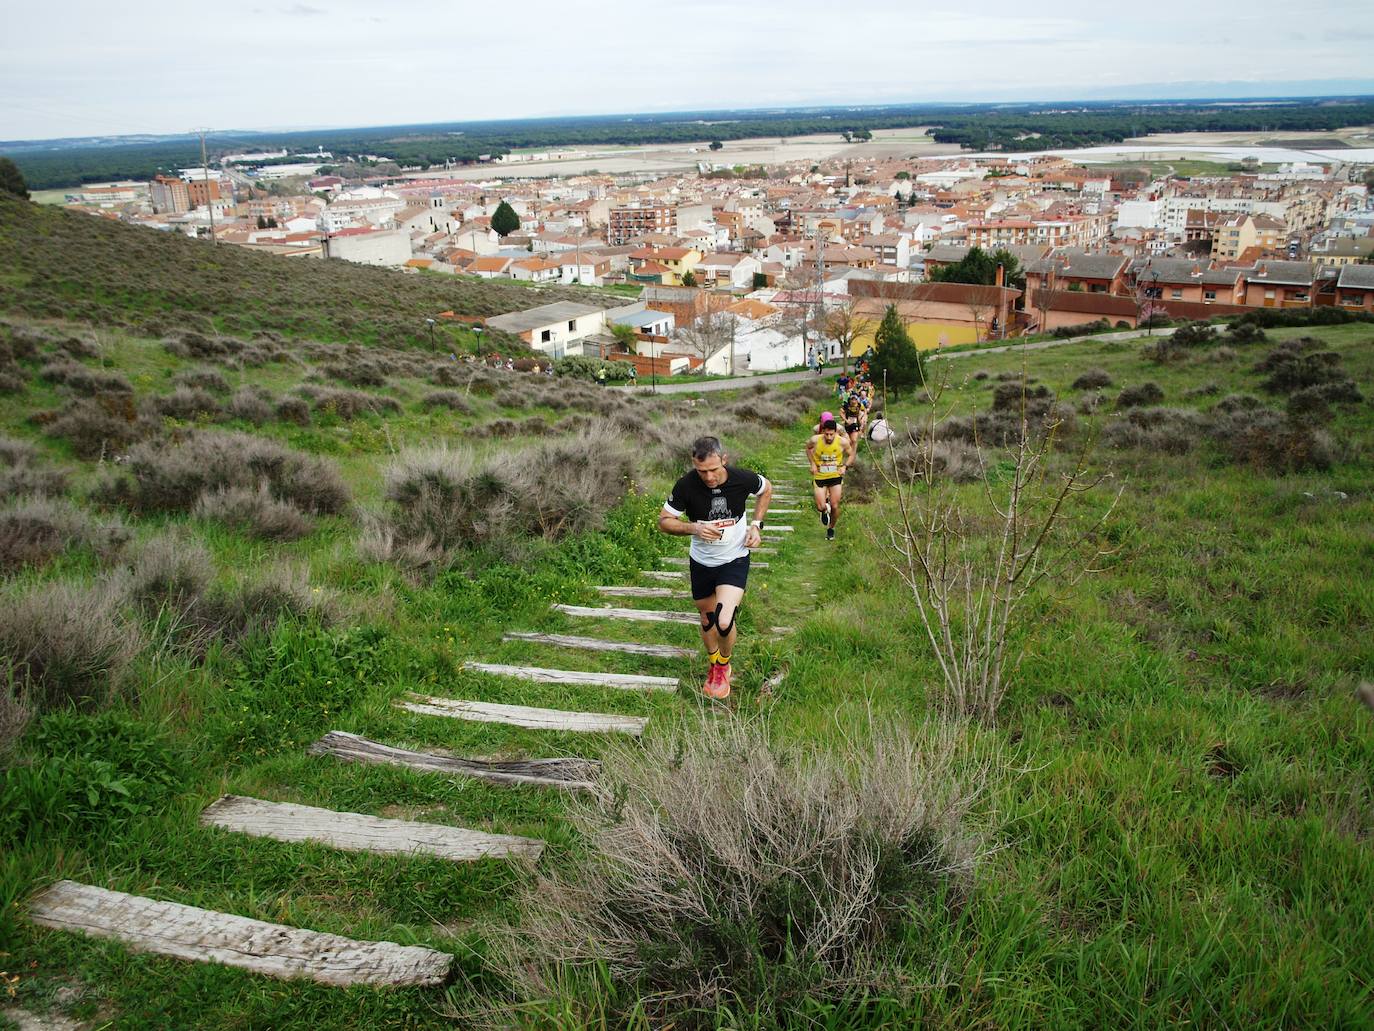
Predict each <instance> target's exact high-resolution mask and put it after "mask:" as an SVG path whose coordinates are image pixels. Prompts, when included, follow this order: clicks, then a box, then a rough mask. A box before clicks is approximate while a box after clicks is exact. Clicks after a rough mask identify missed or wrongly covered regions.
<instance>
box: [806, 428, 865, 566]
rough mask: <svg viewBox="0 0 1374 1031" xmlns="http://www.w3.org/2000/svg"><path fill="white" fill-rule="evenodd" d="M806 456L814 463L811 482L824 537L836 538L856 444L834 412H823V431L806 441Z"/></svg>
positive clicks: (831, 539) (821, 429) (812, 464)
mask: <svg viewBox="0 0 1374 1031" xmlns="http://www.w3.org/2000/svg"><path fill="white" fill-rule="evenodd" d="M806 459H807V461H808V462H810V463H811V482H812V484H813V485H814V487H815V500H816V511H817V512H819V513H820V514H821V525H822V526H824V527H825V539H826V540H828V541H833V540H834V539H835V525H836V524H837V523H838V522H839V521H840V493H841V491H842V489H843V488H842V487H841V484H843V483H844V470H845V467H846V466H847V465H848V464H849V463H850V462H852V461H854V445H853V444H851V443H850V442H849V438H848V437H846V436H842V435H841V434H840V428H839V425H838V424H837V423H836V422H835V416H833V415H832V414H830V413H829V412H822V413H821V422H820V432H819V433H817V434H816V435H815V436H814V437H812V438H811V439H810V440H808V441H807V442H806Z"/></svg>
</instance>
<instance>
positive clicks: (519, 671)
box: [463, 617, 698, 691]
mask: <svg viewBox="0 0 1374 1031" xmlns="http://www.w3.org/2000/svg"><path fill="white" fill-rule="evenodd" d="M697 621H698V620H697V618H696V617H693V622H697ZM463 668H464V669H475V670H477V672H479V673H494V674H496V675H497V676H500V677H519V678H520V679H521V680H534V681H537V682H538V683H540V684H588V685H590V686H593V687H622V688H629V689H635V688H647V689H649V690H650V691H676V690H677V677H651V676H646V675H644V674H641V673H584V672H581V671H578V670H570V669H540V668H539V667H537V666H503V665H501V664H500V663H495V662H465V663H463Z"/></svg>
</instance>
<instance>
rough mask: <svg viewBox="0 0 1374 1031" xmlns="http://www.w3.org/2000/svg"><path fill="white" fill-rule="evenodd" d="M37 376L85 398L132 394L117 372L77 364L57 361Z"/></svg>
mask: <svg viewBox="0 0 1374 1031" xmlns="http://www.w3.org/2000/svg"><path fill="white" fill-rule="evenodd" d="M38 375H39V376H40V377H42V378H43V379H45V380H47V381H48V382H50V383H61V384H62V385H63V386H65V387H68V388H70V389H71V390H72V391H73V392H74V393H77V394H83V395H85V396H87V397H90V396H93V395H95V394H132V393H133V392H134V388H133V385H132V384H131V383H130V382H129V381H128V380H127V379H125V378H124V377H123V376H122V375H121V374H119V373H118V372H107V371H106V370H104V369H89V368H87V367H86V366H84V365H82V364H80V363H79V362H73V361H69V360H65V359H62V360H58V361H53V362H49V363H48V364H47V365H44V366H43V368H42V369H41V370H39V373H38Z"/></svg>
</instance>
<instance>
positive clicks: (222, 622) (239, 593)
mask: <svg viewBox="0 0 1374 1031" xmlns="http://www.w3.org/2000/svg"><path fill="white" fill-rule="evenodd" d="M202 609H203V611H204V613H205V615H206V618H207V621H208V623H209V625H210V626H212V627H213V631H214V633H215V635H216V636H218V637H220V638H222V639H224V640H226V641H228V642H230V643H234V642H237V641H241V640H243V639H244V638H246V637H250V636H252V635H254V634H258V633H263V632H265V631H268V630H271V629H272V628H273V627H274V626H276V625H277V622H278V620H282V619H295V620H304V621H311V622H318V623H320V624H323V625H325V626H328V625H330V624H332V623H336V622H338V621H339V619H340V618H342V611H343V610H342V606H341V605H340V602H339V600H338V598H337V597H335V595H333V594H332V593H330V592H328V591H325V590H323V589H322V588H319V587H311V586H310V571H309V570H308V569H306V568H305V567H304V566H299V565H282V566H274V567H272V568H270V569H267V570H265V571H263V572H260V573H257V574H255V575H254V576H252V577H251V578H249V579H248V580H246V581H244V582H243V583H240V584H239V585H238V586H237V587H236V588H234V589H233V590H232V591H227V592H224V593H221V594H217V595H210V596H208V597H207V599H206V600H205V601H204V602H203V603H202Z"/></svg>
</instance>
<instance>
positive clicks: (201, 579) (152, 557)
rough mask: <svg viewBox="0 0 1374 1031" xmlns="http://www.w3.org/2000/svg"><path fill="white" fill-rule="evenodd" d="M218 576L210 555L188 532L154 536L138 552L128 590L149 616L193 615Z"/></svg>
mask: <svg viewBox="0 0 1374 1031" xmlns="http://www.w3.org/2000/svg"><path fill="white" fill-rule="evenodd" d="M214 576H215V566H214V562H213V561H212V560H211V558H210V553H209V552H208V551H207V550H206V549H205V546H204V545H203V544H201V543H200V542H199V541H197V540H195V539H193V538H191V537H190V536H189V535H187V534H186V533H184V532H178V531H173V532H170V533H166V534H163V535H162V536H159V537H154V538H153V539H152V540H150V541H148V542H146V543H145V544H144V545H143V546H142V547H140V548H139V549H138V553H137V554H136V555H135V557H134V561H133V563H132V566H131V569H130V574H129V576H128V578H127V581H126V584H125V589H126V591H127V592H128V597H129V600H130V601H131V602H132V603H133V605H134V607H135V608H137V609H138V610H139V611H140V612H142V613H143V614H144V615H145V616H156V615H157V614H158V613H159V612H160V611H162V610H164V609H170V610H172V611H176V612H180V613H185V612H189V611H190V610H191V609H192V608H193V607H194V606H195V605H196V604H197V603H199V601H200V599H201V598H202V597H203V596H204V594H205V592H206V590H207V589H208V588H209V586H210V582H211V581H212V580H213V579H214Z"/></svg>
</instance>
